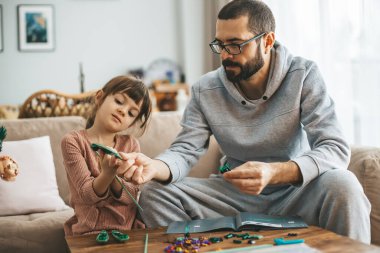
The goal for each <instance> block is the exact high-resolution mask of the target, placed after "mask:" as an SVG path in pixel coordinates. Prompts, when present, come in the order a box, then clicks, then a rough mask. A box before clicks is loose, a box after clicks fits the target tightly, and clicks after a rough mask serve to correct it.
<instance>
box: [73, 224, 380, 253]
mask: <svg viewBox="0 0 380 253" xmlns="http://www.w3.org/2000/svg"><path fill="white" fill-rule="evenodd" d="M165 231H166V227H162V228H158V229H146V230H143V229H139V230H131V231H127V233H128V235H129V236H130V239H129V241H128V242H126V243H117V242H116V241H115V240H114V239H113V238H111V237H112V236H110V241H109V242H108V244H106V245H99V244H97V243H96V241H95V238H96V235H82V236H67V237H66V242H67V244H68V247H69V249H70V252H71V253H84V252H86V253H93V252H99V253H100V252H102V253H107V252H112V253H118V252H120V253H121V252H123V253H125V252H129V253H139V252H141V253H143V252H144V243H145V236H146V233H148V234H149V236H148V238H149V243H148V253H163V252H164V248H165V247H166V246H168V245H169V244H170V242H172V241H173V240H174V239H175V238H176V237H178V236H183V234H171V235H168V234H166V233H165ZM229 232H230V231H223V232H206V233H199V234H191V237H199V236H206V237H217V236H220V237H223V236H224V235H226V234H228V233H229ZM246 232H248V233H250V234H260V235H263V236H264V238H263V239H260V240H257V241H256V244H255V245H262V244H273V239H274V238H278V237H284V238H285V239H300V238H302V239H305V243H306V244H307V245H309V246H310V247H313V248H316V249H318V250H320V251H321V252H328V253H332V252H337V253H343V252H344V253H350V252H352V253H354V252H355V253H357V252H366V253H367V252H380V247H376V246H373V245H366V244H363V243H360V242H358V241H355V240H352V239H350V238H348V237H345V236H340V235H337V234H335V233H333V232H330V231H327V230H324V229H322V228H319V227H315V226H310V227H308V228H303V229H287V230H272V231H264V230H262V231H260V232H253V231H246ZM239 233H243V232H239ZM288 233H297V236H292V237H288ZM232 241H233V239H224V241H223V242H221V243H216V244H211V245H210V246H206V247H202V248H201V250H200V251H199V252H207V251H213V250H218V249H230V248H237V247H247V246H251V245H248V244H247V240H243V243H242V244H234V243H233V242H232Z"/></svg>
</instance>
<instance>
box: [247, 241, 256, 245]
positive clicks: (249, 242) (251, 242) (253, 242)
mask: <svg viewBox="0 0 380 253" xmlns="http://www.w3.org/2000/svg"><path fill="white" fill-rule="evenodd" d="M255 243H256V241H255V240H248V244H255Z"/></svg>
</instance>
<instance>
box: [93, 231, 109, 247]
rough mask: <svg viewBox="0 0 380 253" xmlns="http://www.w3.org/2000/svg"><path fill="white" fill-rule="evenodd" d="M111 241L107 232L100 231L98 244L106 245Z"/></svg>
mask: <svg viewBox="0 0 380 253" xmlns="http://www.w3.org/2000/svg"><path fill="white" fill-rule="evenodd" d="M109 239H110V237H109V235H108V233H107V231H105V230H102V231H100V233H99V234H98V235H97V236H96V242H97V243H99V244H106V243H107V242H108V241H109Z"/></svg>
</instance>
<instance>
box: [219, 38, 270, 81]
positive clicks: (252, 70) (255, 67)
mask: <svg viewBox="0 0 380 253" xmlns="http://www.w3.org/2000/svg"><path fill="white" fill-rule="evenodd" d="M222 65H223V67H224V70H225V71H226V74H227V79H228V80H230V81H231V82H233V83H239V82H240V81H242V80H247V79H249V78H250V77H251V76H252V75H254V74H256V73H257V72H258V71H259V70H260V69H261V68H262V67H263V66H264V59H263V56H262V54H261V51H260V44H258V46H257V52H256V56H255V57H254V58H252V59H251V60H249V61H248V62H247V63H246V64H244V65H241V64H240V63H238V62H233V61H231V60H230V59H227V60H224V61H223V62H222ZM227 66H238V67H240V73H239V74H235V73H234V72H233V71H231V70H227V69H226V67H227Z"/></svg>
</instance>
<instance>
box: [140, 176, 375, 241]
mask: <svg viewBox="0 0 380 253" xmlns="http://www.w3.org/2000/svg"><path fill="white" fill-rule="evenodd" d="M140 204H141V206H142V208H143V209H144V211H143V212H140V216H141V218H142V219H143V220H144V222H145V224H146V225H147V226H148V227H157V226H166V225H168V224H169V223H170V222H172V221H179V220H190V219H202V218H210V217H218V216H232V215H234V214H236V213H237V212H241V211H245V212H252V213H265V214H270V215H298V216H301V217H302V218H303V219H304V220H305V222H306V223H307V224H309V225H316V226H320V227H322V228H325V229H327V230H331V231H334V232H335V233H338V234H341V235H346V236H349V237H351V238H353V239H356V240H360V241H362V242H365V243H370V240H371V232H370V218H369V217H370V210H371V205H370V203H369V201H368V199H367V197H366V196H365V194H364V192H363V188H362V187H361V185H360V183H359V181H358V180H357V178H356V177H355V175H354V174H352V173H351V172H350V171H348V170H330V171H327V172H325V173H323V174H322V175H321V176H320V177H318V178H317V179H315V180H313V181H312V182H310V183H309V184H308V185H306V186H303V187H295V186H292V185H282V186H268V187H266V188H265V189H264V191H263V192H262V193H261V194H260V195H258V196H255V195H248V194H245V193H242V192H240V191H239V190H238V189H237V188H235V187H234V186H233V185H232V184H230V183H229V182H227V181H225V180H224V178H223V177H222V176H221V175H211V176H210V177H209V178H190V177H187V178H184V179H183V180H182V181H179V182H176V183H172V184H169V185H163V184H160V183H158V182H154V181H152V182H149V183H148V184H146V185H145V186H144V187H143V189H142V192H141V195H140Z"/></svg>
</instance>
